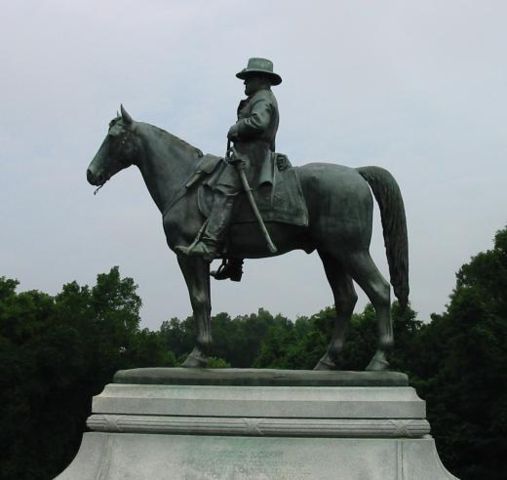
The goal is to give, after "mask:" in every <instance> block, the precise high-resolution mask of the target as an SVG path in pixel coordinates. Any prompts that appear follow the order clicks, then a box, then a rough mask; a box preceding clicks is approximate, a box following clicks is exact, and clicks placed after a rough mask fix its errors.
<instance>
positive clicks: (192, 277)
mask: <svg viewBox="0 0 507 480" xmlns="http://www.w3.org/2000/svg"><path fill="white" fill-rule="evenodd" d="M178 264H179V266H180V268H181V271H182V272H183V276H184V277H185V282H186V284H187V288H188V293H189V295H190V303H191V304H192V312H193V316H194V321H195V324H196V327H197V340H196V345H195V347H194V349H193V350H192V352H191V353H190V354H189V355H188V357H187V358H186V359H185V361H184V362H183V365H182V366H183V367H189V368H198V367H205V366H206V365H207V363H208V353H209V349H210V347H211V299H210V281H209V263H208V262H206V261H205V260H203V259H202V258H200V257H190V256H186V255H185V256H184V255H178Z"/></svg>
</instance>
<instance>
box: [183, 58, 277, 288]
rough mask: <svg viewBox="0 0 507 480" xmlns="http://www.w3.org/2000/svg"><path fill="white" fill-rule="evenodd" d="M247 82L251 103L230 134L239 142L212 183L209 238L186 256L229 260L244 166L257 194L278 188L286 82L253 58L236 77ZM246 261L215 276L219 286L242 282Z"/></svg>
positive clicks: (244, 103)
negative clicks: (280, 94) (278, 93)
mask: <svg viewBox="0 0 507 480" xmlns="http://www.w3.org/2000/svg"><path fill="white" fill-rule="evenodd" d="M236 77H238V78H240V79H242V80H244V84H245V94H246V95H247V98H246V99H244V100H241V102H240V103H239V106H238V121H237V122H236V123H235V124H234V125H233V126H232V127H231V128H230V129H229V132H228V133H227V138H228V140H229V141H232V142H234V148H233V153H232V156H231V157H230V158H229V159H227V161H224V162H223V163H222V165H221V167H220V169H219V170H218V172H217V173H216V174H215V175H213V176H212V178H211V179H209V180H208V181H207V182H206V183H207V184H208V186H210V187H211V188H212V190H213V192H214V199H213V207H212V210H211V213H210V215H209V217H208V221H207V224H206V226H205V229H204V232H202V233H201V234H200V236H199V238H198V239H196V240H197V241H196V242H194V243H193V244H192V245H190V246H189V247H183V246H180V247H177V248H178V250H179V251H180V252H182V253H184V254H186V255H199V256H202V257H203V258H205V259H206V260H208V261H210V262H211V261H212V260H213V259H214V258H218V257H221V256H222V255H223V247H224V243H225V237H226V235H227V231H228V227H229V225H230V222H231V215H232V209H233V206H234V201H235V198H236V196H237V195H238V194H239V193H241V192H242V191H243V185H242V183H241V180H240V176H239V173H238V165H239V164H241V165H240V168H244V169H245V172H246V176H247V179H248V183H249V185H250V187H251V188H253V189H255V188H258V187H260V186H261V185H263V184H272V183H273V172H274V165H273V155H272V153H273V152H274V151H275V138H276V132H277V130H278V122H279V113H278V104H277V101H276V98H275V96H274V94H273V92H272V91H271V86H272V85H279V84H280V83H281V82H282V78H281V77H280V76H279V75H278V74H276V73H274V72H273V63H272V62H271V61H270V60H267V59H265V58H250V59H249V61H248V66H247V67H246V68H244V69H243V70H241V72H239V73H237V74H236ZM242 266H243V260H242V259H240V258H228V259H227V260H224V262H223V263H222V265H221V267H220V268H219V269H218V270H217V271H216V272H212V275H213V276H214V277H215V278H216V279H217V280H224V279H227V278H230V279H231V280H234V281H239V280H240V279H241V275H242V273H243V270H242Z"/></svg>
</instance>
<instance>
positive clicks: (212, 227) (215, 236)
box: [175, 192, 234, 262]
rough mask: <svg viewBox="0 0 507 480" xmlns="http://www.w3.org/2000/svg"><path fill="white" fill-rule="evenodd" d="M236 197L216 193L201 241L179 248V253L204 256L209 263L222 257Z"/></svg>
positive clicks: (177, 249) (177, 248)
mask: <svg viewBox="0 0 507 480" xmlns="http://www.w3.org/2000/svg"><path fill="white" fill-rule="evenodd" d="M233 205H234V196H232V195H224V194H223V193H220V192H216V193H215V199H214V200H213V207H212V209H211V213H210V216H209V217H208V224H207V225H206V228H205V230H204V233H203V234H202V236H201V238H200V239H199V241H198V242H197V243H195V244H192V245H190V246H188V247H184V246H177V247H176V248H175V250H176V251H177V252H181V253H184V254H185V255H191V256H202V257H203V258H204V259H205V260H207V261H208V262H211V261H212V260H213V259H214V258H217V257H219V256H220V249H221V247H222V245H223V243H224V237H225V233H226V231H227V229H228V228H229V223H230V220H231V214H232V207H233Z"/></svg>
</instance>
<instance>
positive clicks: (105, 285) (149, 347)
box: [0, 228, 507, 480]
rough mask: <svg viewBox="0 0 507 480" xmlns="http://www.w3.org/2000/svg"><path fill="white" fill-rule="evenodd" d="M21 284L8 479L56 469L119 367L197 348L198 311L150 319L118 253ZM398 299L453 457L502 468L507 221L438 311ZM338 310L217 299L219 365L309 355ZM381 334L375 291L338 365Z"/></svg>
mask: <svg viewBox="0 0 507 480" xmlns="http://www.w3.org/2000/svg"><path fill="white" fill-rule="evenodd" d="M17 285H18V282H17V281H16V280H13V279H9V278H5V277H0V404H1V405H2V412H1V414H0V479H1V480H13V479H16V480H47V479H50V478H53V477H55V476H56V475H57V474H58V473H60V472H61V471H62V470H63V469H64V468H65V467H66V466H67V465H68V464H69V463H70V462H71V461H72V459H73V457H74V455H75V454H76V452H77V450H78V448H79V444H80V441H81V437H82V433H83V431H84V430H85V420H86V418H87V416H88V415H89V414H90V409H91V398H92V396H94V395H97V394H98V393H100V392H101V390H102V389H103V387H104V385H105V384H107V383H109V382H110V381H111V379H112V376H113V374H114V373H115V372H116V371H117V370H120V369H128V368H140V367H149V366H167V367H172V366H177V365H179V364H180V363H181V362H182V361H183V359H184V358H185V356H186V355H187V354H188V353H189V352H190V350H191V349H192V348H193V344H194V339H195V330H194V323H193V321H192V318H190V317H189V318H186V319H178V318H172V319H170V320H167V321H165V322H163V324H162V325H161V327H160V329H159V330H158V331H150V330H148V329H145V328H144V329H143V328H141V326H140V314H139V313H140V308H141V304H142V302H141V298H140V297H139V296H138V294H137V292H136V289H137V286H136V284H135V282H134V280H133V279H131V278H128V277H127V278H122V277H121V275H120V272H119V269H118V267H115V268H113V269H111V271H110V272H108V273H103V274H100V275H98V276H97V281H96V284H95V285H93V286H91V287H90V286H86V285H85V286H80V285H78V284H77V283H76V282H72V283H69V284H66V285H64V286H63V288H62V291H61V292H60V293H58V294H57V295H54V296H52V295H48V294H46V293H43V292H40V291H35V290H33V291H27V292H18V291H17ZM392 313H393V321H394V328H395V336H396V337H395V338H396V345H395V347H394V349H393V351H392V352H391V355H390V361H391V365H392V368H393V369H394V370H399V371H403V372H406V373H407V374H408V375H409V378H410V382H411V384H412V385H413V386H414V387H415V388H416V389H417V392H418V393H419V395H420V396H421V397H422V398H424V399H425V400H426V401H427V410H428V420H429V421H430V423H431V426H432V435H433V436H434V437H435V440H436V442H437V447H438V451H439V453H440V456H441V458H442V460H443V462H444V464H445V465H446V467H447V468H448V469H449V470H450V471H451V472H453V473H454V474H455V475H457V476H458V477H459V478H460V479H461V480H497V479H498V478H500V476H501V472H502V471H504V472H505V471H507V457H506V456H505V452H506V451H507V387H506V385H507V378H506V377H507V228H506V229H504V230H501V231H499V232H498V233H497V234H496V236H495V242H494V247H493V248H492V249H491V250H488V251H486V252H481V253H479V254H478V255H476V256H475V257H473V258H472V259H471V261H470V262H469V263H467V264H465V265H463V266H462V267H461V269H460V270H459V271H458V273H457V274H456V286H455V288H454V290H453V292H452V294H451V295H450V301H449V304H448V305H447V307H446V310H445V311H444V312H443V313H442V314H438V315H437V314H433V315H432V316H431V318H430V319H426V321H421V320H420V319H418V318H417V315H416V313H415V312H414V311H413V310H411V309H410V308H408V309H406V310H405V311H401V310H400V309H399V307H398V305H397V304H396V303H395V304H393V307H392ZM334 317H335V312H334V309H333V308H331V307H328V308H324V309H323V310H321V311H320V312H318V313H316V314H315V315H312V316H309V317H299V318H297V319H296V320H295V321H292V320H290V319H288V318H287V317H285V316H283V315H272V314H271V313H270V312H268V311H267V310H264V309H259V310H258V312H257V313H252V314H250V315H240V316H237V317H234V318H232V317H231V316H230V315H228V314H227V313H219V314H217V315H215V316H214V317H213V323H212V326H213V335H214V340H215V346H214V353H215V355H216V356H215V357H214V358H212V359H211V361H210V366H211V367H215V368H218V367H237V368H247V367H253V368H287V369H311V368H313V366H314V365H315V364H316V362H317V361H318V359H319V358H320V356H321V355H322V354H323V352H324V351H325V349H326V347H327V344H328V343H329V339H330V336H331V328H332V324H333V320H334ZM376 339H377V334H376V323H375V315H374V311H373V309H372V307H371V306H370V305H368V306H367V307H366V308H365V309H364V311H363V312H361V313H359V314H355V315H354V316H353V317H352V321H351V325H350V328H349V331H348V337H347V343H346V346H345V349H344V351H343V354H342V358H341V361H342V368H343V369H347V370H362V369H364V368H365V366H366V365H367V363H368V361H369V359H370V357H371V355H372V353H373V352H374V350H375V343H376Z"/></svg>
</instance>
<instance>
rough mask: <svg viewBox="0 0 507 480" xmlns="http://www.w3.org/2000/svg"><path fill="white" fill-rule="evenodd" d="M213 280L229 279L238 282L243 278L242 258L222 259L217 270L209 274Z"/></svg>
mask: <svg viewBox="0 0 507 480" xmlns="http://www.w3.org/2000/svg"><path fill="white" fill-rule="evenodd" d="M210 275H211V276H212V277H214V278H215V280H227V279H228V278H229V279H231V280H232V281H233V282H240V281H241V277H242V276H243V259H242V258H227V259H225V258H224V261H223V262H222V264H221V265H220V266H219V267H218V270H214V271H212V272H210Z"/></svg>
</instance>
